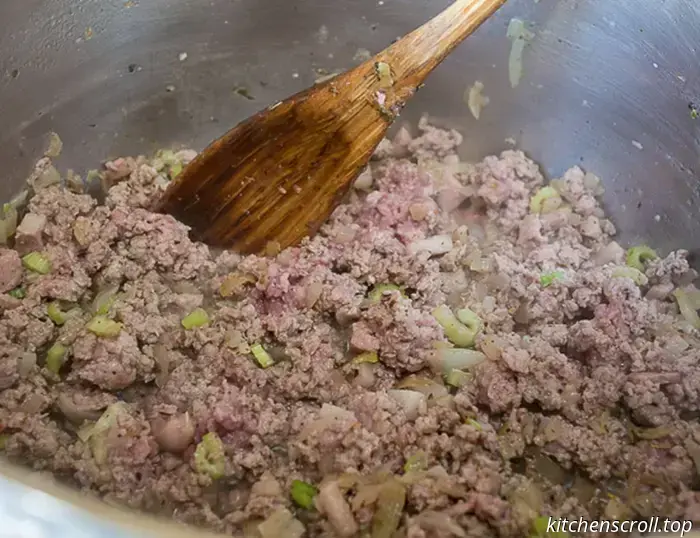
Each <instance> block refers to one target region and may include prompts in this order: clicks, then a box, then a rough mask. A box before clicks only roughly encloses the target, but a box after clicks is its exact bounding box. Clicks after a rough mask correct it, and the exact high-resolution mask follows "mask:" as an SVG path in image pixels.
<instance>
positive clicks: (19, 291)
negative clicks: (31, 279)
mask: <svg viewBox="0 0 700 538" xmlns="http://www.w3.org/2000/svg"><path fill="white" fill-rule="evenodd" d="M7 294H8V295H9V296H10V297H14V298H15V299H24V298H25V297H26V296H27V292H26V291H25V290H24V288H22V287H19V288H15V289H13V290H10V291H8V292H7Z"/></svg>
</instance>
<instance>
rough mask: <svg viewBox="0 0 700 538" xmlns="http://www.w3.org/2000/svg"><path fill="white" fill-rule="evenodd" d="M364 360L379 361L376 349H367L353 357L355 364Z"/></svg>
mask: <svg viewBox="0 0 700 538" xmlns="http://www.w3.org/2000/svg"><path fill="white" fill-rule="evenodd" d="M364 362H368V363H370V364H374V363H377V362H379V355H377V352H376V351H365V352H364V353H360V354H359V355H357V356H356V357H355V358H354V359H352V363H353V364H362V363H364Z"/></svg>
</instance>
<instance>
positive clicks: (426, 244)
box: [408, 234, 454, 256]
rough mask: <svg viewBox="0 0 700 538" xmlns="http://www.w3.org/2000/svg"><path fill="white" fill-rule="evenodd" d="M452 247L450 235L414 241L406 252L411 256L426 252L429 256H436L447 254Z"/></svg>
mask: <svg viewBox="0 0 700 538" xmlns="http://www.w3.org/2000/svg"><path fill="white" fill-rule="evenodd" d="M453 247H454V243H453V242H452V236H451V235H450V234H444V235H435V236H433V237H428V238H426V239H419V240H417V241H414V242H413V243H411V244H410V245H409V247H408V250H409V251H410V252H411V253H412V254H417V253H418V252H421V251H427V252H429V253H430V254H431V255H433V256H436V255H439V254H447V253H448V252H449V251H450V250H452V248H453Z"/></svg>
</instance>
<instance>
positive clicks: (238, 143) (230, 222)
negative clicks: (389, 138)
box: [156, 64, 391, 253]
mask: <svg viewBox="0 0 700 538" xmlns="http://www.w3.org/2000/svg"><path fill="white" fill-rule="evenodd" d="M353 73H354V76H353V77H348V76H347V75H348V74H345V75H341V76H339V77H336V78H335V79H333V80H330V81H327V82H325V83H323V84H321V85H319V86H315V87H314V88H311V89H309V90H306V91H304V92H301V93H299V94H297V95H295V96H293V97H291V98H289V99H287V100H286V101H283V102H282V103H278V104H277V105H275V106H272V107H270V108H268V109H266V110H263V111H261V112H259V113H258V114H257V115H255V116H253V117H251V118H249V119H247V120H245V121H244V122H242V123H240V124H239V125H237V126H236V127H234V128H233V129H232V130H231V131H229V132H228V133H226V134H225V135H224V136H223V137H221V138H220V139H219V140H217V141H215V142H214V143H213V144H211V145H210V146H209V147H208V148H207V149H206V150H204V151H203V152H202V153H201V154H200V155H198V156H197V158H196V159H195V160H194V161H192V163H190V164H189V165H188V166H187V167H186V168H185V170H183V172H182V173H181V174H180V176H179V177H178V178H177V179H176V180H175V181H174V182H173V183H172V184H171V185H170V186H169V188H168V190H167V191H166V193H165V195H164V196H163V198H162V199H161V200H160V202H159V205H158V207H157V208H156V209H157V210H158V211H161V212H165V213H170V214H171V215H173V216H174V217H175V218H177V219H178V220H180V221H182V222H183V223H185V224H187V225H188V226H190V227H191V228H192V235H193V237H194V238H195V239H197V240H200V241H203V242H205V243H207V244H209V245H212V246H219V247H233V248H235V249H236V250H239V251H240V252H243V253H253V252H262V251H263V250H264V249H265V248H266V246H267V245H268V243H270V242H273V243H277V244H278V245H279V247H280V248H285V247H287V246H289V245H293V244H295V243H297V242H298V241H300V240H301V239H302V238H303V237H305V236H307V235H312V234H314V233H315V232H316V231H317V230H318V228H319V227H320V226H321V225H322V224H323V222H324V221H325V220H326V219H327V218H328V217H329V216H330V214H331V212H332V211H333V209H334V208H335V206H336V205H337V204H338V203H339V201H340V199H341V198H342V197H343V196H344V195H345V193H346V192H347V190H348V188H349V186H350V185H351V184H352V181H353V180H354V179H355V178H356V177H357V175H358V174H359V173H360V172H361V171H362V168H363V167H364V165H365V164H366V162H367V160H368V159H369V157H370V155H371V154H372V152H373V151H374V149H375V147H376V146H377V144H379V142H380V141H381V140H382V138H383V136H384V134H385V133H386V130H387V128H388V127H389V125H390V120H391V118H389V117H386V118H385V117H383V115H382V114H383V113H382V111H381V110H380V109H379V107H374V106H372V105H371V104H370V103H367V102H366V99H363V98H362V97H358V96H362V95H364V93H363V92H362V91H360V92H358V87H357V85H358V84H359V85H362V83H363V80H364V78H365V76H367V77H372V76H374V75H373V73H372V66H371V64H368V65H367V68H366V70H365V73H364V76H363V74H362V73H356V72H353ZM351 86H352V87H351Z"/></svg>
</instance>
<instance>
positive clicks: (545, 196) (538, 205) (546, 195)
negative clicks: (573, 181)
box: [530, 187, 561, 213]
mask: <svg viewBox="0 0 700 538" xmlns="http://www.w3.org/2000/svg"><path fill="white" fill-rule="evenodd" d="M557 198H559V199H561V198H560V196H559V193H558V192H557V190H556V189H555V188H554V187H542V188H541V189H540V190H538V191H537V192H536V193H535V195H534V196H533V197H532V198H530V213H546V206H545V202H546V201H547V200H550V199H557Z"/></svg>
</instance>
